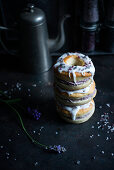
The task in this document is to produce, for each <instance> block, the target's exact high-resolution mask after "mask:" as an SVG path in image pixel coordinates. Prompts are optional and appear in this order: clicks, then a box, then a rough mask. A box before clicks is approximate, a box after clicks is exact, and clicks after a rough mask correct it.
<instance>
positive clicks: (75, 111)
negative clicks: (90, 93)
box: [63, 101, 93, 120]
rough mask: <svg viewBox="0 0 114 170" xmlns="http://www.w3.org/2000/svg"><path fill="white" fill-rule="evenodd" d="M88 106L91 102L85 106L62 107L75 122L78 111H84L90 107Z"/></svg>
mask: <svg viewBox="0 0 114 170" xmlns="http://www.w3.org/2000/svg"><path fill="white" fill-rule="evenodd" d="M90 104H93V101H90V102H89V103H87V104H84V105H80V106H75V107H69V106H63V108H64V109H65V110H67V111H69V112H70V114H71V115H72V120H75V119H76V115H77V113H78V111H79V110H80V109H86V108H88V107H89V106H90Z"/></svg>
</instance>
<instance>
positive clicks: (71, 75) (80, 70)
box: [54, 53, 95, 90]
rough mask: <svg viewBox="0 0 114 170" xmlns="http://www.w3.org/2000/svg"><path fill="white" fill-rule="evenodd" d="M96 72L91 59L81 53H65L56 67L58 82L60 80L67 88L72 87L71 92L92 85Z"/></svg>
mask: <svg viewBox="0 0 114 170" xmlns="http://www.w3.org/2000/svg"><path fill="white" fill-rule="evenodd" d="M94 72H95V68H94V65H93V63H92V61H91V59H90V58H89V57H88V56H85V55H83V54H80V53H65V54H63V55H62V56H61V57H60V58H58V60H57V62H56V64H55V65H54V73H55V77H56V80H58V81H59V80H60V81H59V83H60V84H61V83H62V84H65V85H66V86H67V85H68V86H67V87H69V86H71V87H70V88H71V90H75V89H80V88H84V87H87V86H88V85H89V84H90V83H91V80H90V79H92V78H93V76H94ZM61 80H62V81H63V82H62V81H61ZM69 82H70V84H68V83H69ZM71 84H72V85H71ZM81 84H83V86H81ZM79 85H80V88H79ZM72 86H73V89H72ZM75 86H76V87H75Z"/></svg>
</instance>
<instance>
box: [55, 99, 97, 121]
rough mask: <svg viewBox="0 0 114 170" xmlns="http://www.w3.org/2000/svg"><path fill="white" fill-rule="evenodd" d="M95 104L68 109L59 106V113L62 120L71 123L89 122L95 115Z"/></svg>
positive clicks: (90, 103) (91, 102)
mask: <svg viewBox="0 0 114 170" xmlns="http://www.w3.org/2000/svg"><path fill="white" fill-rule="evenodd" d="M94 110H95V103H94V101H93V100H92V101H90V102H89V103H87V104H85V105H81V106H75V107H67V106H63V105H61V104H57V111H58V113H59V115H60V117H61V118H62V119H64V120H65V121H67V122H70V123H83V122H85V121H87V120H88V119H89V118H90V117H91V116H92V115H93V113H94Z"/></svg>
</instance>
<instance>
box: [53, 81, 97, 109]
mask: <svg viewBox="0 0 114 170" xmlns="http://www.w3.org/2000/svg"><path fill="white" fill-rule="evenodd" d="M95 95H96V89H95V82H94V81H93V82H92V83H91V84H90V85H89V86H88V87H86V88H84V89H80V90H75V91H67V90H63V89H61V88H60V87H58V86H55V96H56V99H57V101H59V102H60V103H62V104H65V105H67V106H78V105H83V104H86V103H88V102H89V101H91V100H92V99H93V98H94V97H95Z"/></svg>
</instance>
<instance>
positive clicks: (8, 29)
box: [0, 26, 16, 55]
mask: <svg viewBox="0 0 114 170" xmlns="http://www.w3.org/2000/svg"><path fill="white" fill-rule="evenodd" d="M10 30H12V29H11V28H7V27H3V26H0V44H1V46H2V48H3V49H4V50H5V51H6V52H7V53H8V54H10V55H16V53H15V52H12V51H10V50H8V48H7V47H6V45H5V44H4V42H3V41H2V36H1V34H2V31H10Z"/></svg>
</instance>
